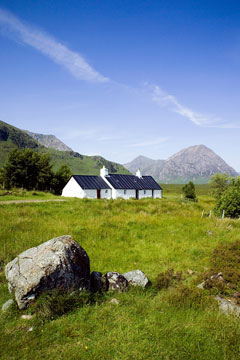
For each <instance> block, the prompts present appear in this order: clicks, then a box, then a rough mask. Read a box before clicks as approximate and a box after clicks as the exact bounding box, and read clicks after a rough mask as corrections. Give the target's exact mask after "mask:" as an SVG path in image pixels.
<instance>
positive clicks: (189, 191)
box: [182, 181, 197, 201]
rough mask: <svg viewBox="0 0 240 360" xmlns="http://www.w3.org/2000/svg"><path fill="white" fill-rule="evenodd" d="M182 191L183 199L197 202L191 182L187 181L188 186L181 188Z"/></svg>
mask: <svg viewBox="0 0 240 360" xmlns="http://www.w3.org/2000/svg"><path fill="white" fill-rule="evenodd" d="M182 191H183V193H184V197H185V199H188V200H193V201H197V197H196V192H195V186H194V183H193V182H192V181H189V183H188V184H186V185H185V186H183V188H182Z"/></svg>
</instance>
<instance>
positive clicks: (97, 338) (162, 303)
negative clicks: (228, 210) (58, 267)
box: [0, 185, 240, 360]
mask: <svg viewBox="0 0 240 360" xmlns="http://www.w3.org/2000/svg"><path fill="white" fill-rule="evenodd" d="M167 189H168V190H169V189H170V188H169V185H167V186H166V188H165V193H164V196H165V198H164V199H162V200H157V199H156V200H153V199H145V200H139V201H136V200H128V201H126V200H109V201H107V200H106V201H105V200H87V199H83V200H77V199H69V200H67V201H66V202H64V203H54V202H49V203H37V204H34V203H33V204H17V205H16V204H14V205H13V204H12V205H1V206H0V229H1V241H0V262H1V264H2V266H4V265H5V264H6V263H7V262H8V261H10V260H12V259H13V258H14V257H15V256H16V255H17V254H19V253H20V252H22V251H24V250H26V249H28V248H29V247H32V246H36V245H39V244H41V243H42V242H44V241H46V240H48V239H51V238H52V237H55V236H59V235H63V234H71V235H73V237H74V238H75V240H76V241H78V242H79V243H80V244H81V246H82V247H83V248H84V249H85V250H86V251H87V253H88V255H89V257H90V260H91V271H93V270H95V271H101V272H103V273H105V272H107V271H119V272H126V271H129V270H133V269H141V270H142V271H144V272H145V273H146V274H147V276H148V277H149V278H150V280H151V281H152V283H153V286H152V287H150V288H149V289H147V290H141V289H131V290H130V291H129V292H127V293H115V294H107V295H106V296H105V297H104V298H102V299H100V298H99V299H97V301H96V302H93V303H91V304H88V303H86V304H82V305H81V304H79V305H78V306H76V308H73V309H71V310H70V311H69V312H67V313H65V314H64V315H62V316H56V317H54V318H53V319H48V318H44V317H43V316H42V317H41V316H39V314H35V316H34V317H33V319H32V320H30V321H27V320H23V319H21V317H20V315H21V314H22V313H24V312H19V311H18V310H16V308H15V307H13V308H12V309H11V311H9V312H8V313H6V314H1V316H0V333H1V336H0V358H1V359H32V358H34V359H37V360H38V359H70V360H71V359H74V360H75V359H91V360H92V359H96V360H98V359H109V360H110V359H118V360H119V359H120V360H121V359H136V360H139V359H144V360H145V359H166V360H167V359H174V360H175V359H184V360H185V359H193V360H196V359H204V360H206V359H214V360H215V359H239V357H240V343H239V336H240V322H239V320H237V319H235V318H234V317H233V316H229V317H226V316H225V315H223V314H221V313H220V312H219V311H218V308H217V305H216V304H215V302H214V301H213V300H212V299H211V298H209V296H208V292H207V291H206V292H205V291H203V292H201V291H200V290H198V289H196V285H195V283H196V278H197V277H198V276H199V274H200V273H201V272H203V271H205V270H206V268H208V267H209V261H210V258H211V254H212V252H213V250H214V248H215V247H216V246H217V245H218V244H220V243H230V242H233V241H235V240H237V239H239V230H240V221H239V220H230V219H224V220H220V219H217V218H215V217H211V218H208V217H204V218H201V213H202V209H203V208H204V209H205V210H206V212H207V211H209V210H210V209H212V208H213V206H214V201H213V199H212V198H211V197H210V196H209V195H208V194H207V190H206V189H205V190H206V191H205V194H203V195H199V202H198V203H191V202H187V201H181V199H180V197H179V193H178V192H177V191H176V190H175V193H171V190H169V192H168V191H167ZM202 192H204V190H202ZM167 269H174V270H175V271H182V282H180V284H175V287H171V286H170V287H169V288H168V289H162V290H160V291H158V290H157V288H156V281H155V279H156V276H157V275H158V274H159V273H160V272H165V271H166V270H167ZM189 269H191V270H192V271H194V274H193V275H190V274H189V272H188V270H189ZM182 283H183V284H184V286H183V285H182ZM9 297H10V296H9V293H8V290H7V283H6V280H5V278H4V275H3V273H1V274H0V305H2V304H3V303H4V302H5V301H6V300H7V299H9ZM112 297H115V298H117V299H118V300H119V301H120V304H119V305H115V304H111V303H110V299H111V298H112ZM30 311H31V309H28V310H26V312H30ZM30 326H33V327H34V329H33V331H32V332H28V331H27V330H28V329H29V328H30Z"/></svg>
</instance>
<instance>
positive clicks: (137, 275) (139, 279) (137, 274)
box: [123, 270, 150, 288]
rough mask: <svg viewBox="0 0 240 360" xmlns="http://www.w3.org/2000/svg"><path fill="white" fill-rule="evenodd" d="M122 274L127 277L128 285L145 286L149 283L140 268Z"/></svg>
mask: <svg viewBox="0 0 240 360" xmlns="http://www.w3.org/2000/svg"><path fill="white" fill-rule="evenodd" d="M123 276H124V277H125V279H127V281H128V284H129V285H132V286H140V287H142V288H146V287H148V286H149V285H150V281H149V280H148V278H147V276H146V275H145V274H144V272H142V271H141V270H133V271H129V272H127V273H124V274H123Z"/></svg>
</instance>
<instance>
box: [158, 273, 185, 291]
mask: <svg viewBox="0 0 240 360" xmlns="http://www.w3.org/2000/svg"><path fill="white" fill-rule="evenodd" d="M181 279H182V272H181V271H177V272H176V273H174V270H173V269H168V270H167V271H165V272H161V273H159V274H158V275H157V277H156V287H157V289H158V290H161V289H167V288H168V287H169V286H171V285H174V284H176V283H177V282H179V281H181Z"/></svg>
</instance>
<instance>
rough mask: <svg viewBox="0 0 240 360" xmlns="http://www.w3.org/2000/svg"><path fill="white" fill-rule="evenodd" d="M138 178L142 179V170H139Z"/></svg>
mask: <svg viewBox="0 0 240 360" xmlns="http://www.w3.org/2000/svg"><path fill="white" fill-rule="evenodd" d="M136 176H137V177H138V178H139V179H141V177H142V174H141V170H140V169H138V170H137V172H136Z"/></svg>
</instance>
